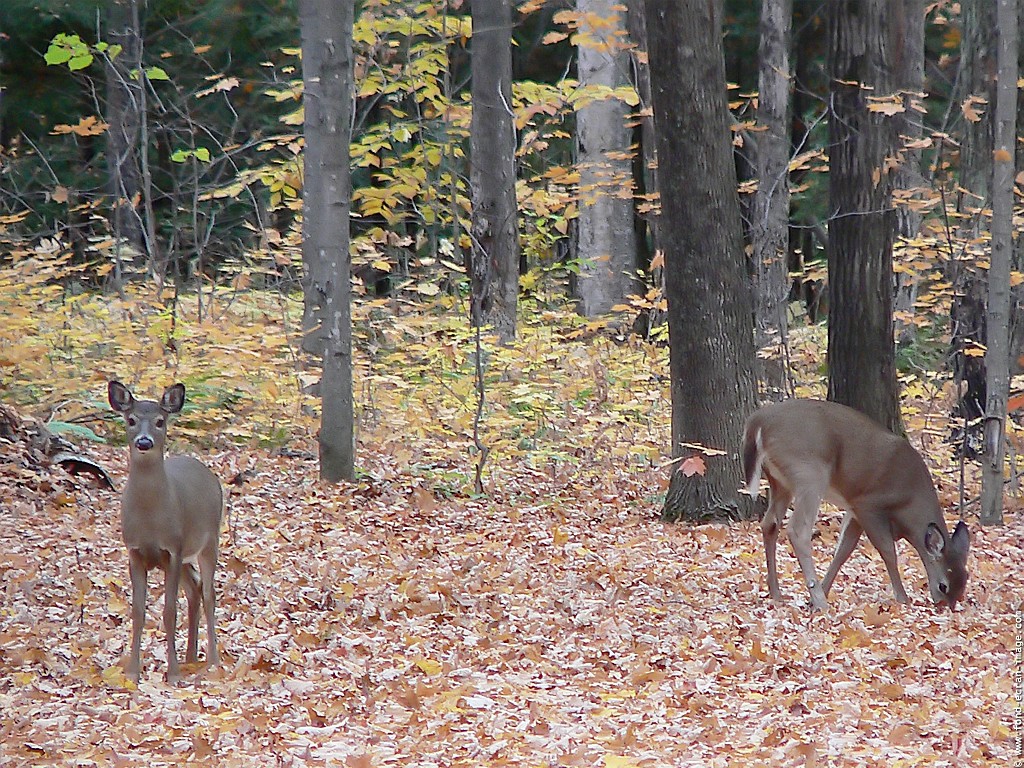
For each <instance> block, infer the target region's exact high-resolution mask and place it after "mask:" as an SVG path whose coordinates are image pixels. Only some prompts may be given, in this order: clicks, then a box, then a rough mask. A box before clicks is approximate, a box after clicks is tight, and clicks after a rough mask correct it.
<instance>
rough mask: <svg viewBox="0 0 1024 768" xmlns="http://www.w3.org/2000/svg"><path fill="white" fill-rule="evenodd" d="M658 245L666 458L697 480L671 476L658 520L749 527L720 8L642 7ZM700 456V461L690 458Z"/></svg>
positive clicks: (742, 292) (743, 329) (744, 337)
mask: <svg viewBox="0 0 1024 768" xmlns="http://www.w3.org/2000/svg"><path fill="white" fill-rule="evenodd" d="M646 12H647V29H648V36H649V46H650V63H651V86H652V97H653V104H654V114H655V125H656V131H657V142H658V162H659V168H658V179H659V181H660V187H661V210H662V217H661V233H662V235H663V238H664V243H665V274H666V291H667V297H668V307H669V309H668V323H669V359H670V373H671V379H672V385H671V387H672V455H673V456H674V457H677V458H680V459H683V458H685V457H689V456H691V455H692V454H694V453H695V451H694V450H693V449H691V448H689V447H687V446H686V444H688V443H690V444H699V445H701V446H704V447H707V448H716V449H721V450H724V451H725V455H724V456H713V455H705V462H706V472H705V473H704V474H703V475H702V474H700V473H699V472H698V473H696V474H692V475H691V476H689V477H687V475H686V474H685V473H684V472H681V471H677V472H675V473H673V475H672V480H671V483H670V486H669V490H668V494H667V495H666V498H665V506H664V509H663V510H662V517H663V518H664V519H667V520H687V521H694V522H696V521H705V520H709V519H723V518H730V519H735V518H743V517H749V516H750V515H751V513H752V511H753V504H752V503H751V501H750V500H749V499H748V498H747V497H745V496H744V497H742V499H741V498H740V497H739V496H738V494H737V493H736V489H737V488H738V487H739V486H740V484H741V482H742V481H741V477H740V462H739V460H738V454H739V444H740V440H741V437H742V435H741V433H742V431H743V422H744V420H745V419H746V417H747V415H748V414H749V413H750V412H751V411H753V409H754V374H753V367H754V344H753V332H752V329H751V317H752V316H753V305H752V300H751V295H750V286H749V284H748V282H747V275H746V266H745V258H744V254H743V235H742V225H741V221H740V205H739V196H738V193H737V189H736V171H735V166H734V164H733V156H732V141H731V139H732V136H731V131H730V118H729V111H728V104H727V101H726V82H725V61H724V58H723V53H722V40H721V36H722V24H721V22H722V10H721V4H720V3H709V2H706V0H647V3H646ZM696 453H700V451H696Z"/></svg>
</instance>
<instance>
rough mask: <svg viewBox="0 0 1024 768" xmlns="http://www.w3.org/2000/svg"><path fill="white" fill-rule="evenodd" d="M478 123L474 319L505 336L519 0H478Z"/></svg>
mask: <svg viewBox="0 0 1024 768" xmlns="http://www.w3.org/2000/svg"><path fill="white" fill-rule="evenodd" d="M471 12H472V17H473V49H472V74H473V87H472V98H473V123H472V126H471V128H470V176H469V185H470V190H471V196H472V203H473V224H472V231H471V236H472V248H471V258H470V266H471V269H470V278H471V283H472V289H473V300H472V320H473V323H474V325H481V324H483V323H491V324H492V325H493V326H494V329H495V331H496V332H497V334H498V338H499V340H500V341H501V342H502V343H507V342H509V341H512V339H514V338H515V335H516V300H517V298H518V295H519V227H518V223H517V219H516V166H515V149H516V134H515V126H514V125H513V122H512V96H511V94H512V3H511V0H487V2H479V1H478V2H474V3H473V4H472V6H471Z"/></svg>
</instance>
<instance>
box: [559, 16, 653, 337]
mask: <svg viewBox="0 0 1024 768" xmlns="http://www.w3.org/2000/svg"><path fill="white" fill-rule="evenodd" d="M576 8H577V10H578V11H579V15H580V27H579V29H578V30H577V33H576V37H577V39H578V40H579V41H580V42H579V45H578V48H577V51H578V54H579V60H578V64H577V69H578V72H579V79H580V84H581V85H582V86H584V87H585V86H588V85H597V86H606V87H608V88H618V87H620V86H624V85H627V84H628V83H629V55H628V54H627V52H626V51H627V40H626V32H625V29H624V27H625V21H626V20H625V15H624V13H623V12H622V11H620V10H619V9H620V8H622V6H621V5H620V4H619V3H618V2H617V0H577V2H576ZM595 20H600V22H601V25H600V26H595V25H594V21H595ZM629 111H630V109H629V107H628V106H627V105H626V103H625V102H623V101H621V100H620V99H617V98H614V97H608V98H603V99H599V100H597V101H593V102H591V103H590V104H587V105H586V106H584V107H581V108H580V109H579V110H577V112H576V147H577V149H576V151H577V163H578V167H579V172H580V182H579V194H580V206H579V208H580V213H579V222H578V227H579V229H578V232H579V237H578V244H577V256H578V258H579V263H580V272H579V277H578V278H577V279H576V281H575V293H576V296H577V298H578V299H579V303H578V305H577V309H578V310H579V312H580V313H581V314H583V315H585V316H586V317H593V316H594V315H602V314H605V313H607V312H610V311H611V309H612V307H613V306H615V305H616V304H621V303H623V302H624V301H625V300H626V297H627V296H629V295H630V294H633V293H636V292H637V291H638V290H639V288H638V283H637V280H636V267H637V260H636V251H637V248H636V233H635V231H634V229H633V194H632V189H633V184H632V170H633V169H632V161H631V160H630V158H629V153H630V143H631V139H632V135H631V134H632V131H631V129H630V128H629V127H628V125H627V122H628V120H627V115H628V113H629Z"/></svg>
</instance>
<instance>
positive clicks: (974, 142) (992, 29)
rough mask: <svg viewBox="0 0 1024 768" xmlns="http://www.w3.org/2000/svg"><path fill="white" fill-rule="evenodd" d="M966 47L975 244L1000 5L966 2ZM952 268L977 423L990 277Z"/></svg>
mask: <svg viewBox="0 0 1024 768" xmlns="http://www.w3.org/2000/svg"><path fill="white" fill-rule="evenodd" d="M961 7H962V9H963V12H962V18H963V42H962V43H961V55H960V76H959V78H958V80H959V83H960V88H961V90H960V91H959V93H958V94H957V96H956V101H957V102H958V103H960V104H963V103H965V102H968V101H970V102H971V103H972V104H973V108H972V109H971V112H972V113H975V114H976V115H977V117H972V118H971V119H967V120H966V121H965V122H964V139H963V146H962V148H961V151H960V165H961V176H960V185H959V190H960V200H959V203H958V206H957V207H958V209H959V212H960V214H961V215H962V217H963V218H962V220H963V221H964V222H965V223H964V227H963V231H961V232H960V236H961V238H962V239H963V241H965V242H974V241H976V240H977V238H978V236H979V235H980V232H981V211H982V209H983V208H985V207H986V206H987V205H989V203H990V197H989V185H990V184H991V183H992V152H993V150H994V148H995V147H994V143H993V141H994V139H993V130H994V128H993V119H992V111H993V110H992V107H993V105H994V104H995V103H996V82H995V80H996V66H997V65H996V45H997V42H996V41H997V40H998V37H999V35H998V34H997V30H996V19H995V16H996V13H995V3H994V2H992V1H991V0H964V2H963V3H962V4H961ZM957 255H958V256H959V257H961V258H958V259H957V260H956V261H954V262H952V263H951V271H952V273H953V274H952V275H951V278H952V283H953V296H954V300H953V308H952V314H953V339H952V348H953V349H952V353H953V369H954V374H955V377H956V379H957V381H958V382H963V383H964V385H965V386H964V393H963V395H962V397H961V398H960V404H959V405H960V408H959V410H960V415H961V416H963V417H965V418H968V419H976V418H979V417H981V416H982V414H983V413H984V412H985V402H986V399H987V398H986V393H985V361H984V358H983V357H981V356H980V355H972V354H965V353H964V352H965V350H971V349H974V350H977V349H979V348H982V347H984V345H985V343H986V338H987V336H988V334H987V333H986V329H985V276H984V275H983V274H981V273H980V272H979V270H978V268H977V265H976V264H975V259H974V258H971V257H970V256H969V255H968V254H957ZM964 440H965V445H964V450H965V452H966V454H967V455H974V454H975V453H976V450H975V448H974V446H973V445H972V444H971V439H970V436H969V435H965V436H964Z"/></svg>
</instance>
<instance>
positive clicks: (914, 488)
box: [743, 400, 970, 610]
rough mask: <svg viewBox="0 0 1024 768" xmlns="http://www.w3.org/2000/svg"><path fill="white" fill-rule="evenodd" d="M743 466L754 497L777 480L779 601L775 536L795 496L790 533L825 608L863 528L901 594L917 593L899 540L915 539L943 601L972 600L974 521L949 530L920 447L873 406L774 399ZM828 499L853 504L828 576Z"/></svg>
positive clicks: (765, 529)
mask: <svg viewBox="0 0 1024 768" xmlns="http://www.w3.org/2000/svg"><path fill="white" fill-rule="evenodd" d="M743 469H744V476H745V478H746V483H747V492H748V493H750V494H751V495H755V496H756V495H757V493H758V486H759V484H760V478H761V475H762V473H763V474H764V475H765V477H767V479H768V487H769V504H768V511H767V512H766V513H765V516H764V518H763V519H762V521H761V532H762V534H763V536H764V548H765V557H766V559H767V561H768V591H769V593H770V594H771V597H772V599H773V600H780V599H781V598H782V594H781V592H780V591H779V577H778V572H777V570H776V563H775V544H776V541H777V540H778V536H779V529H780V528H781V527H782V524H783V520H784V518H785V515H786V509H787V508H788V507H789V504H790V502H793V514H792V516H791V518H790V521H789V540H790V543H791V544H792V546H793V551H794V552H795V553H796V557H797V560H798V561H799V563H800V569H801V570H802V571H803V574H804V580H805V581H806V582H807V588H808V589H809V590H810V593H811V604H812V607H813V608H815V609H816V610H824V609H825V608H826V607H827V605H828V603H827V600H826V598H827V597H828V593H829V590H830V589H831V587H832V582H833V580H834V579H835V577H836V574H837V573H839V569H840V568H842V567H843V563H845V562H846V560H847V559H848V558H849V557H850V554H851V553H852V552H853V550H854V548H855V547H856V546H857V542H858V541H859V540H860V535H861V534H862V533H866V534H867V537H868V540H869V541H870V542H871V543H872V544H873V545H874V547H875V549H877V550H878V553H879V554H880V555H881V556H882V560H883V562H885V567H886V570H887V571H888V572H889V580H890V581H891V582H892V591H893V594H894V595H895V597H896V600H898V601H899V602H901V603H907V602H909V600H908V598H907V593H906V591H905V590H904V589H903V583H902V582H901V581H900V572H899V566H898V564H897V562H896V547H895V543H894V542H895V541H896V540H897V539H906V540H907V541H909V542H910V543H911V545H913V547H914V549H916V550H917V553H918V555H919V556H920V558H921V562H922V563H924V569H925V572H926V573H927V574H928V587H929V590H930V591H931V597H932V600H933V601H934V602H935V604H936V605H940V604H946V605H948V606H949V607H950V608H951V609H952V608H953V606H954V605H955V604H956V603H957V602H958V601H960V600H961V599H962V598H963V595H964V589H965V587H966V586H967V550H968V547H969V545H970V534H969V533H968V530H967V525H966V524H965V523H964V522H963V521H962V520H961V521H960V523H959V524H958V525H957V526H956V530H954V531H953V535H952V536H950V535H949V532H948V530H947V529H946V523H945V521H944V520H943V518H942V509H941V508H940V507H939V499H938V496H937V495H936V493H935V486H934V485H933V484H932V478H931V475H930V474H929V473H928V468H927V467H926V466H925V463H924V460H923V459H922V458H921V456H920V454H919V453H918V452H917V451H915V450H914V448H913V446H911V445H910V443H909V442H907V440H905V439H904V438H902V437H899V436H897V435H894V434H892V433H891V432H889V431H888V430H886V429H883V428H882V427H881V426H879V425H878V424H876V423H875V422H874V421H872V420H871V419H869V418H868V417H867V416H865V415H864V414H862V413H859V412H858V411H855V410H853V409H852V408H848V407H846V406H845V405H839V404H838V403H831V402H825V401H822V400H787V401H785V402H781V403H775V404H772V405H767V406H765V407H764V408H761V409H760V410H758V411H756V412H755V413H754V414H753V415H752V416H751V417H750V418H749V419H748V420H747V426H746V430H745V432H744V437H743ZM823 499H824V500H827V501H830V502H832V503H834V504H835V505H836V506H838V507H841V508H842V509H845V510H846V515H845V517H844V518H843V526H842V533H841V534H840V536H839V544H838V545H837V547H836V553H835V557H833V559H832V564H831V565H829V567H828V571H827V572H826V573H825V579H824V581H822V582H819V581H818V577H817V575H816V574H815V572H814V560H813V558H812V557H811V533H812V531H813V529H814V522H815V520H816V518H817V517H818V508H819V506H820V505H821V502H822V500H823Z"/></svg>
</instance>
